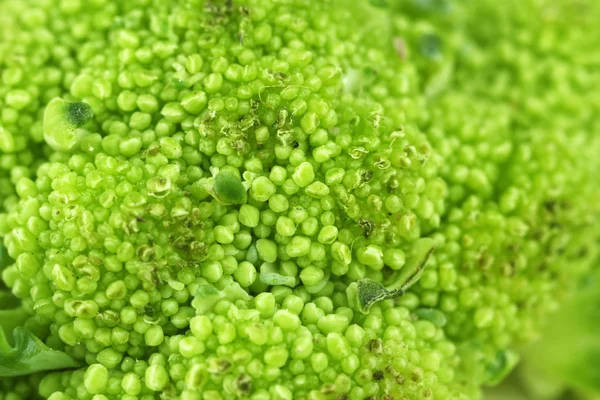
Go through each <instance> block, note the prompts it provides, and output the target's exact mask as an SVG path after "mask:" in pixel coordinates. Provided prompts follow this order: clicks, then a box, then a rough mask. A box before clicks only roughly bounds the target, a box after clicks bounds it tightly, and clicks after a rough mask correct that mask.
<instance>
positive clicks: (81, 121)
mask: <svg viewBox="0 0 600 400" xmlns="http://www.w3.org/2000/svg"><path fill="white" fill-rule="evenodd" d="M93 117H94V111H93V110H92V107H90V106H89V105H88V104H86V103H83V102H66V101H64V100H63V99H60V98H58V97H57V98H54V99H52V100H50V103H48V105H47V106H46V109H45V110H44V119H43V124H42V130H43V132H44V140H45V141H46V143H48V145H50V147H52V148H53V149H55V150H59V151H67V150H70V149H71V148H72V147H73V146H74V145H75V144H76V143H77V142H78V141H79V139H80V137H79V136H80V134H79V133H78V132H77V128H80V127H82V126H83V125H85V124H86V123H87V122H88V121H89V120H90V119H92V118H93Z"/></svg>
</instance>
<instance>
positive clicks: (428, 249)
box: [346, 238, 435, 314]
mask: <svg viewBox="0 0 600 400" xmlns="http://www.w3.org/2000/svg"><path fill="white" fill-rule="evenodd" d="M434 249H435V245H434V242H433V240H432V239H429V238H422V239H419V240H417V241H416V242H415V243H414V245H413V250H412V255H411V256H410V258H409V259H408V261H407V263H406V265H404V267H402V270H401V271H400V273H399V274H398V276H397V277H396V279H395V280H396V282H399V283H396V284H395V285H393V286H396V288H394V289H387V288H386V287H385V286H383V285H382V284H381V283H379V282H376V281H373V280H371V279H361V280H359V281H358V282H355V283H352V284H350V285H349V286H348V289H347V290H346V294H347V295H348V300H349V301H350V303H351V304H352V305H354V306H355V307H356V308H358V310H359V311H360V312H362V313H364V314H366V313H368V312H369V308H371V306H372V305H373V304H375V303H378V302H380V301H382V300H388V299H393V298H396V297H400V296H403V295H405V294H406V291H407V290H408V289H409V288H410V287H411V286H412V285H414V284H415V283H416V282H417V281H418V280H419V279H420V278H421V275H422V273H423V270H424V269H425V265H426V264H427V261H428V260H429V257H430V256H431V254H432V253H433V250H434Z"/></svg>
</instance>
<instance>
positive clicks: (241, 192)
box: [213, 171, 247, 205]
mask: <svg viewBox="0 0 600 400" xmlns="http://www.w3.org/2000/svg"><path fill="white" fill-rule="evenodd" d="M213 189H214V193H215V198H216V199H217V200H219V201H220V202H221V203H223V204H224V205H230V204H244V203H245V202H246V201H247V194H246V188H245V187H244V185H242V181H241V180H240V179H239V178H238V177H237V176H235V175H234V174H233V173H231V172H229V171H223V172H220V173H219V174H218V175H217V176H215V178H214V182H213Z"/></svg>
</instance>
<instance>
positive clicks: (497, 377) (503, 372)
mask: <svg viewBox="0 0 600 400" xmlns="http://www.w3.org/2000/svg"><path fill="white" fill-rule="evenodd" d="M518 362H519V355H518V354H517V353H516V352H515V351H512V350H499V351H498V352H497V353H496V358H495V359H494V360H493V361H492V362H491V363H489V364H488V365H487V367H486V370H485V372H486V380H485V384H486V385H497V384H499V383H500V382H502V381H503V380H504V378H506V377H507V376H508V374H509V373H510V372H511V371H512V370H513V368H514V367H515V366H516V365H517V363H518Z"/></svg>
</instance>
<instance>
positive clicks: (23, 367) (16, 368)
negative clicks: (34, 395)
mask: <svg viewBox="0 0 600 400" xmlns="http://www.w3.org/2000/svg"><path fill="white" fill-rule="evenodd" d="M13 340H14V343H15V345H14V347H11V346H10V345H9V344H8V341H7V339H6V336H5V335H4V331H3V330H0V377H10V376H21V375H28V374H31V373H34V372H39V371H52V370H57V369H64V368H76V367H78V366H79V363H78V362H77V361H75V360H73V359H72V358H71V356H69V355H68V354H66V353H63V352H62V351H57V350H52V349H51V348H49V347H48V346H46V345H45V344H44V343H42V341H41V340H40V339H38V338H37V337H35V336H34V335H33V334H32V333H31V332H29V331H28V330H27V329H25V328H23V327H17V328H15V330H14V331H13Z"/></svg>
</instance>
